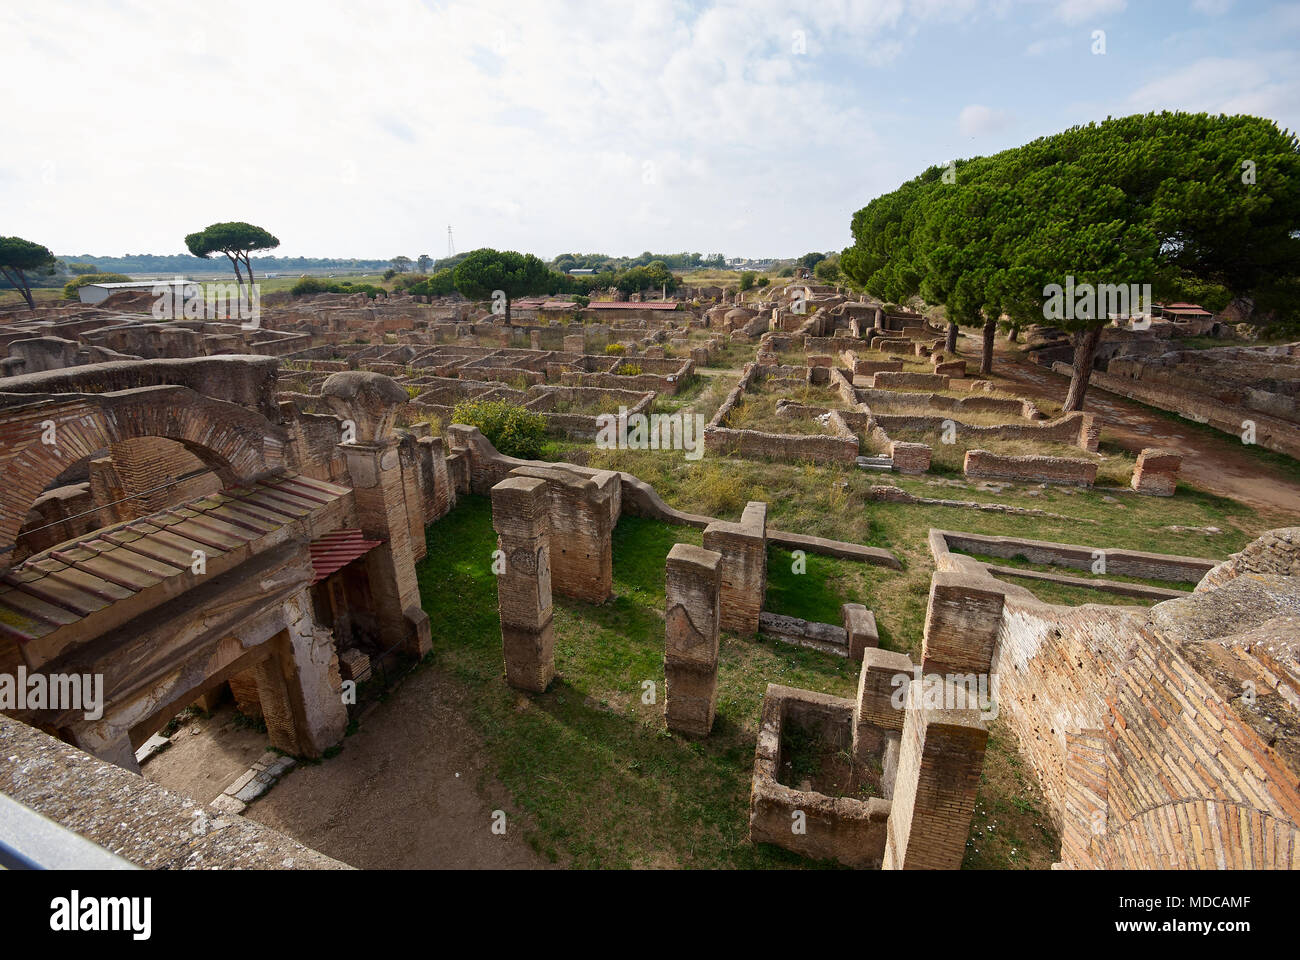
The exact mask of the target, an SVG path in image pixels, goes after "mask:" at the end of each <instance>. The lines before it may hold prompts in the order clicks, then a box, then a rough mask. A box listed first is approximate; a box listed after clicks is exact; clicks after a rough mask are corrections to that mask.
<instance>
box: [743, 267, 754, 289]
mask: <svg viewBox="0 0 1300 960" xmlns="http://www.w3.org/2000/svg"><path fill="white" fill-rule="evenodd" d="M757 279H758V274H757V273H755V272H754V271H753V270H743V271H741V274H740V289H741V290H748V289H750V288H751V287H752V286H753V285H754V281H755V280H757Z"/></svg>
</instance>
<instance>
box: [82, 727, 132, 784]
mask: <svg viewBox="0 0 1300 960" xmlns="http://www.w3.org/2000/svg"><path fill="white" fill-rule="evenodd" d="M64 735H65V736H66V737H67V739H68V741H69V742H70V743H71V744H72V745H73V746H74V747H77V748H78V749H81V750H84V751H85V752H86V753H89V754H90V755H91V756H94V757H98V758H99V759H100V760H103V761H104V762H105V763H113V764H116V765H117V766H119V767H121V768H122V769H123V770H130V771H131V772H132V773H139V772H140V764H139V763H138V762H137V761H136V759H135V748H133V747H132V746H131V737H130V735H129V734H128V733H127V731H125V730H116V729H113V728H106V727H103V726H96V727H86V728H81V727H74V728H72V729H69V730H65V731H64Z"/></svg>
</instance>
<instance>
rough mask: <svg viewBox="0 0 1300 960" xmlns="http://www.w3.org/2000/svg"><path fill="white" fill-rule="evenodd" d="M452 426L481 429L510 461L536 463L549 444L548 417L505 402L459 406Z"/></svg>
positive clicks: (468, 402)
mask: <svg viewBox="0 0 1300 960" xmlns="http://www.w3.org/2000/svg"><path fill="white" fill-rule="evenodd" d="M451 422H452V423H464V424H468V425H469V426H471V427H478V429H479V432H480V433H482V434H483V436H484V437H486V438H487V439H488V442H489V443H491V444H492V446H494V447H496V448H497V450H499V451H500V452H501V453H504V454H505V455H506V456H508V457H519V458H520V459H523V460H536V459H538V458H539V457H540V456H541V455H542V446H543V445H544V444H545V442H546V417H544V416H542V414H540V413H536V412H535V411H532V410H525V409H524V408H523V407H521V406H519V405H518V404H515V403H506V402H505V401H504V400H468V401H465V402H462V403H458V404H457V405H456V409H455V410H453V411H452V414H451Z"/></svg>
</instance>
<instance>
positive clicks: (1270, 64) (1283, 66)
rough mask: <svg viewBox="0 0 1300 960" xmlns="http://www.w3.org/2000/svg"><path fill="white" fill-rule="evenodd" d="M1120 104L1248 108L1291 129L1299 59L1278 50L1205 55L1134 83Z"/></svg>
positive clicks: (1297, 111) (1299, 116) (1297, 113)
mask: <svg viewBox="0 0 1300 960" xmlns="http://www.w3.org/2000/svg"><path fill="white" fill-rule="evenodd" d="M1125 107H1126V110H1127V112H1147V111H1152V110H1189V111H1205V112H1207V113H1227V114H1235V113H1249V114H1255V115H1257V116H1263V117H1269V118H1271V119H1274V120H1276V121H1277V122H1278V123H1279V125H1281V126H1283V127H1287V128H1289V129H1291V130H1295V129H1297V127H1298V125H1300V64H1298V63H1297V61H1296V59H1295V58H1294V57H1293V56H1291V55H1289V54H1282V53H1261V54H1259V55H1257V56H1255V57H1252V58H1250V59H1245V58H1233V57H1205V58H1202V59H1200V60H1196V61H1194V62H1193V63H1190V64H1187V65H1186V66H1184V67H1181V68H1179V69H1177V70H1175V71H1173V72H1171V73H1168V74H1166V75H1165V76H1162V77H1160V78H1158V79H1156V80H1152V81H1150V82H1149V83H1146V84H1144V85H1143V86H1141V87H1139V88H1138V89H1137V90H1135V91H1133V93H1132V94H1130V95H1129V97H1128V99H1127V101H1126V103H1125Z"/></svg>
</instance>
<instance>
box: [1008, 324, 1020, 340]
mask: <svg viewBox="0 0 1300 960" xmlns="http://www.w3.org/2000/svg"><path fill="white" fill-rule="evenodd" d="M1007 339H1008V340H1010V341H1011V342H1012V343H1019V342H1020V328H1019V327H1012V328H1011V329H1010V330H1009V331H1007Z"/></svg>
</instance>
